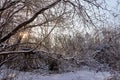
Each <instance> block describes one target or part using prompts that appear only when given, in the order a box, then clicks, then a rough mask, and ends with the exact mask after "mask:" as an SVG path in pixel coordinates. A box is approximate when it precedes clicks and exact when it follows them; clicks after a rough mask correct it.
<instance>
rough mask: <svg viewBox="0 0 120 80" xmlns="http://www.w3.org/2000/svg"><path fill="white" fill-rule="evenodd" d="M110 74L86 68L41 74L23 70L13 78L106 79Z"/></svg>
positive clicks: (19, 79) (17, 79) (38, 79)
mask: <svg viewBox="0 0 120 80" xmlns="http://www.w3.org/2000/svg"><path fill="white" fill-rule="evenodd" d="M8 76H9V77H13V76H15V75H14V73H13V74H9V75H8ZM110 76H111V75H110V73H109V72H98V73H96V72H95V71H88V70H80V71H75V72H68V73H62V74H50V75H41V74H39V73H31V72H25V73H23V72H19V74H18V75H17V76H16V77H15V78H14V80H106V78H108V77H110ZM1 77H2V74H1ZM0 80H1V79H0Z"/></svg>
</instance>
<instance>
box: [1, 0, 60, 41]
mask: <svg viewBox="0 0 120 80" xmlns="http://www.w3.org/2000/svg"><path fill="white" fill-rule="evenodd" d="M60 1H61V0H57V1H55V2H53V3H52V4H50V5H48V6H46V7H44V8H42V9H40V10H39V11H38V12H36V13H35V14H34V15H33V16H32V17H31V18H30V19H29V20H27V21H25V22H23V23H21V24H19V25H18V26H17V27H16V28H14V29H13V30H12V31H11V32H9V33H8V34H7V35H5V36H3V37H2V38H1V39H0V43H1V42H4V41H6V40H7V39H9V38H10V37H11V36H12V35H14V34H16V32H17V31H18V30H19V29H21V28H22V27H23V26H26V25H27V24H29V23H31V22H32V21H34V19H35V18H36V17H37V16H38V15H39V14H41V13H43V12H44V11H45V10H47V9H50V8H51V7H53V6H55V5H56V4H57V3H58V2H60Z"/></svg>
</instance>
